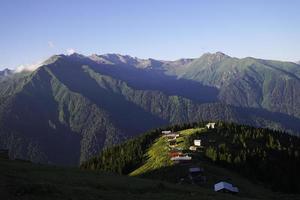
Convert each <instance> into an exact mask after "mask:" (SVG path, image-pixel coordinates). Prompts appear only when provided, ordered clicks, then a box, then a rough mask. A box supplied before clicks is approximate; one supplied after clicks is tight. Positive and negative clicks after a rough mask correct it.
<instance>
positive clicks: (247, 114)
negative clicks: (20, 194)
mask: <svg viewBox="0 0 300 200" xmlns="http://www.w3.org/2000/svg"><path fill="white" fill-rule="evenodd" d="M0 74H2V72H1V73H0ZM3 74H4V73H3ZM1 77H4V75H1ZM299 78H300V66H299V65H297V64H295V63H291V62H279V61H270V60H262V59H255V58H250V57H249V58H243V59H237V58H233V57H230V56H227V55H225V54H223V53H221V52H217V53H215V54H210V53H208V54H204V55H203V56H201V57H200V58H196V59H180V60H176V61H161V60H154V59H139V58H136V57H131V56H124V55H119V54H105V55H92V56H83V55H80V54H72V55H70V56H66V55H55V56H52V57H51V58H49V59H48V60H46V61H45V62H44V63H43V64H42V65H41V67H39V68H38V69H37V70H35V71H33V72H21V73H12V75H11V76H9V78H5V79H3V78H0V148H8V149H10V156H11V157H18V158H24V159H30V160H32V161H35V162H43V163H56V164H67V165H76V164H79V163H80V162H82V161H85V160H87V159H89V158H91V157H92V156H94V155H95V154H97V153H98V152H99V151H100V150H101V149H103V148H104V147H107V146H111V145H113V144H116V143H119V142H121V141H123V140H126V139H127V138H130V137H133V136H135V135H137V134H139V133H142V132H144V131H146V130H148V129H152V128H155V127H159V126H164V125H167V124H175V123H184V122H194V121H199V120H223V121H234V122H237V123H241V124H249V125H253V126H259V127H269V128H274V129H280V130H285V131H288V132H290V133H292V134H299V133H300V125H299V124H300V95H299V92H298V88H300V79H299Z"/></svg>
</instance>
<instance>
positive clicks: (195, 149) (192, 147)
mask: <svg viewBox="0 0 300 200" xmlns="http://www.w3.org/2000/svg"><path fill="white" fill-rule="evenodd" d="M189 150H191V151H197V147H196V146H190V148H189Z"/></svg>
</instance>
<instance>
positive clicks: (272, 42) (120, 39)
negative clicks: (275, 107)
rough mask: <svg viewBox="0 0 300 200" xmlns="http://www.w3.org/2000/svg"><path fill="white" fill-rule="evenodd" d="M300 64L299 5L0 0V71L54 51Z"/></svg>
mask: <svg viewBox="0 0 300 200" xmlns="http://www.w3.org/2000/svg"><path fill="white" fill-rule="evenodd" d="M67 49H75V50H76V51H77V52H78V53H82V54H85V55H90V54H92V53H97V54H103V53H121V54H129V55H132V56H137V57H141V58H148V57H151V58H157V59H171V60H173V59H178V58H181V57H199V56H200V55H201V54H203V53H204V52H216V51H222V52H224V53H226V54H228V55H231V56H235V57H246V56H253V57H259V58H267V59H277V60H289V61H297V60H300V1H298V0H248V1H247V0H119V1H117V0H106V1H105V0H94V1H92V0H80V1H79V0H77V1H75V0H74V1H68V0H0V69H1V68H3V67H9V68H14V67H16V66H18V65H21V64H31V63H35V62H38V61H41V60H43V59H46V58H47V57H49V56H51V55H52V54H60V53H66V51H67Z"/></svg>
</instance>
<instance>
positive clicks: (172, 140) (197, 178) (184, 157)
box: [162, 123, 239, 194]
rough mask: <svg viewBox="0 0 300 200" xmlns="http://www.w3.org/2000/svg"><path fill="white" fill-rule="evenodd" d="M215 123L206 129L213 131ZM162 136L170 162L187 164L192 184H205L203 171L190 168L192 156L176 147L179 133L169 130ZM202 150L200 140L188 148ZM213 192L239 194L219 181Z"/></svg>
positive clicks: (228, 184)
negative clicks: (166, 143)
mask: <svg viewBox="0 0 300 200" xmlns="http://www.w3.org/2000/svg"><path fill="white" fill-rule="evenodd" d="M215 127H216V123H208V124H206V128H207V129H214V128H215ZM162 134H163V135H164V137H165V138H166V140H167V142H168V145H169V149H170V151H169V157H170V159H171V161H173V162H174V163H175V164H188V165H190V166H189V168H188V179H189V180H190V181H191V182H192V183H193V184H199V183H205V182H206V176H205V174H204V169H203V168H201V167H199V166H192V156H191V153H183V149H182V148H180V147H178V143H177V139H178V138H180V137H181V135H180V133H178V132H172V131H170V130H167V131H162ZM200 148H203V146H202V143H201V139H195V140H194V141H193V145H192V146H190V147H189V150H190V151H191V152H196V151H197V150H198V149H200ZM214 191H215V192H228V193H232V194H236V193H238V192H239V189H238V188H237V187H235V186H233V185H232V184H231V183H228V182H225V181H221V182H218V183H216V184H215V185H214Z"/></svg>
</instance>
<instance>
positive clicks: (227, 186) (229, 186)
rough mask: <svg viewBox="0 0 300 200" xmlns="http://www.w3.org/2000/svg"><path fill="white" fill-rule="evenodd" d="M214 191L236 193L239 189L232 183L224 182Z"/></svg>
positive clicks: (217, 184)
mask: <svg viewBox="0 0 300 200" xmlns="http://www.w3.org/2000/svg"><path fill="white" fill-rule="evenodd" d="M214 190H215V192H218V191H221V190H227V191H230V192H234V193H237V192H239V189H238V188H237V187H234V186H233V185H232V184H231V183H227V182H224V181H221V182H219V183H216V184H215V187H214Z"/></svg>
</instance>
